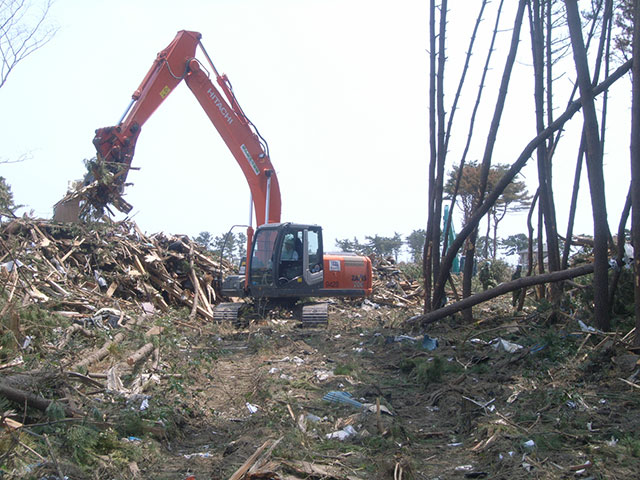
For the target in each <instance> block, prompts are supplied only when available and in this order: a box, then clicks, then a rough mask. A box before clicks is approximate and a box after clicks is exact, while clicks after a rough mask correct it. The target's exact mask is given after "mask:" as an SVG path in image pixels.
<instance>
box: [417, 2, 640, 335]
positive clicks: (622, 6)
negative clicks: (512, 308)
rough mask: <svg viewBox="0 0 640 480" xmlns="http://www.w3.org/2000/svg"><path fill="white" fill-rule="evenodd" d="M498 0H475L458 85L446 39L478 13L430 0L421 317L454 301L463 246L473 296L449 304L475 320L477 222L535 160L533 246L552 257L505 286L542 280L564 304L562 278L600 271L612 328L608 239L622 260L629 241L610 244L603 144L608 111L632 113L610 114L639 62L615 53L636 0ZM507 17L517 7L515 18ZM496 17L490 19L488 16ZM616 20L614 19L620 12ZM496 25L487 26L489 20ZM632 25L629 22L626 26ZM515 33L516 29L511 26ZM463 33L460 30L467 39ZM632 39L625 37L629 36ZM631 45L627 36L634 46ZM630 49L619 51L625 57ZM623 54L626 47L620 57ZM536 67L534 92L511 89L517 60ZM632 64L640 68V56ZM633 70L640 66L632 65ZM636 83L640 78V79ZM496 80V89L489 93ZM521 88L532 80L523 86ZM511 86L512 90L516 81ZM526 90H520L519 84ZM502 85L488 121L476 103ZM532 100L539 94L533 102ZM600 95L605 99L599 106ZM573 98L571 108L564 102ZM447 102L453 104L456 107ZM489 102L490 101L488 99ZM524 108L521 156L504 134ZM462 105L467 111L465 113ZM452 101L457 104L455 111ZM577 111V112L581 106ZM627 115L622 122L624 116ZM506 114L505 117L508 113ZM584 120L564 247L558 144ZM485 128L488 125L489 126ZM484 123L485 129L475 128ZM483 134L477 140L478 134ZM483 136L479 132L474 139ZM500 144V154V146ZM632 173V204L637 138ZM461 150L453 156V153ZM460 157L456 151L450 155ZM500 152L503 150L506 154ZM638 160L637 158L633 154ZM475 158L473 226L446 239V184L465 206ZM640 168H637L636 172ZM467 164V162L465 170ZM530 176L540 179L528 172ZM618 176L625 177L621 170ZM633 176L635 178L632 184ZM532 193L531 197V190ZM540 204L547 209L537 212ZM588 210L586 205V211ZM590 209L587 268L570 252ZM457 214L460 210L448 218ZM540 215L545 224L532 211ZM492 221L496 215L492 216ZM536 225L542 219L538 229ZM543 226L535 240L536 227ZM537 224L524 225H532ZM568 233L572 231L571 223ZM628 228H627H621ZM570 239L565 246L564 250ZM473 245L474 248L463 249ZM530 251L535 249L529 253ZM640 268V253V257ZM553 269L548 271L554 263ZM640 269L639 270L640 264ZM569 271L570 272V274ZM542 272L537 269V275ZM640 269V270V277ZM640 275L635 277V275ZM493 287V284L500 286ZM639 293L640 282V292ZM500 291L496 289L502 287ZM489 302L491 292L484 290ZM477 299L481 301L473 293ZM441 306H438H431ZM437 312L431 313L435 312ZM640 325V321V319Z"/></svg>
mask: <svg viewBox="0 0 640 480" xmlns="http://www.w3.org/2000/svg"><path fill="white" fill-rule="evenodd" d="M495 3H496V4H497V5H495V6H494V5H492V4H490V3H489V2H487V1H483V2H481V3H479V4H477V5H476V8H477V17H476V23H475V27H474V28H473V30H471V35H470V38H469V44H468V48H467V56H466V58H465V59H464V64H463V65H462V66H461V67H459V66H458V67H459V68H458V70H459V71H460V72H461V74H460V77H459V80H458V81H457V83H455V84H454V83H452V81H451V80H450V79H449V75H448V71H449V69H448V68H447V69H446V71H445V67H448V63H447V62H446V61H445V60H446V59H447V47H448V41H449V37H448V27H449V26H450V25H452V24H454V23H455V21H454V19H453V15H455V14H461V15H468V13H469V12H468V9H467V10H462V11H461V9H459V8H458V7H457V6H456V7H452V9H451V12H450V11H449V6H448V2H447V0H441V1H440V2H437V1H436V0H431V2H430V24H429V28H430V44H429V52H430V75H429V79H430V83H429V102H430V117H429V126H430V137H429V138H430V146H431V150H430V160H429V186H430V194H429V203H428V218H427V229H426V231H427V236H426V238H427V240H426V242H425V246H424V255H423V272H424V283H425V284H424V286H425V299H424V314H423V315H422V316H421V317H419V318H418V319H414V320H416V321H418V322H419V321H423V322H425V321H431V320H430V319H433V318H435V316H441V314H438V313H436V312H437V311H438V307H441V306H442V305H443V304H444V303H443V302H442V299H443V297H444V288H445V283H446V282H447V280H448V279H449V276H450V271H451V267H452V263H453V260H454V258H455V257H456V255H458V254H459V253H460V252H461V251H463V252H464V255H465V257H466V261H465V266H464V274H463V300H462V301H461V302H460V303H459V304H458V305H457V306H453V305H450V306H447V307H446V308H447V312H449V313H448V314H450V313H452V312H453V311H460V310H464V316H465V318H466V319H467V320H470V319H471V318H472V316H471V315H472V314H471V309H470V306H471V305H473V304H476V303H477V301H476V300H468V298H469V297H470V296H471V295H472V292H471V276H472V272H473V263H474V258H475V255H476V240H477V238H478V228H479V225H480V222H481V221H482V220H483V219H487V216H489V215H491V212H492V211H494V212H495V211H496V209H497V206H498V204H499V202H500V199H501V196H503V195H504V194H505V192H507V191H508V190H509V189H510V188H511V189H513V186H514V185H515V184H516V183H514V182H516V180H515V179H516V178H517V176H518V174H520V173H521V171H522V169H523V167H525V165H527V164H529V163H531V164H533V163H534V162H535V168H536V170H537V180H538V187H537V191H536V192H535V196H534V198H533V201H532V202H531V211H530V213H529V221H530V228H529V229H528V231H529V236H530V238H529V242H528V244H529V248H530V250H531V249H533V248H534V247H537V251H539V252H543V251H545V250H546V252H547V253H546V255H547V257H546V258H544V259H542V257H540V260H544V261H538V262H537V265H536V269H537V271H533V270H530V271H529V272H528V276H532V278H531V279H530V280H521V281H516V282H513V284H511V285H507V286H505V285H502V286H500V288H501V292H502V293H506V291H509V290H506V291H503V290H505V288H507V289H509V288H511V290H512V291H514V290H517V289H520V288H522V286H523V285H524V286H532V285H535V284H536V283H545V284H547V285H548V289H549V295H550V296H549V298H550V300H551V301H552V304H553V305H554V306H555V307H556V308H557V307H558V305H559V302H560V299H561V297H562V289H563V284H562V281H561V280H563V279H567V278H571V277H572V275H574V274H575V273H579V274H581V275H582V274H585V273H587V272H589V273H591V272H593V273H592V275H593V292H594V319H595V322H596V324H597V325H598V327H599V328H601V329H603V330H606V329H608V328H609V326H610V308H609V302H610V300H609V299H610V298H611V296H610V294H609V293H610V292H609V275H608V269H609V255H610V249H611V250H613V256H614V257H616V258H618V259H621V258H622V255H621V252H622V249H624V239H622V240H620V239H618V240H619V241H618V243H617V244H614V243H613V242H610V239H611V234H610V230H609V224H608V218H607V203H606V198H605V194H604V192H605V188H604V187H605V183H604V175H603V143H604V139H605V132H606V130H605V126H606V125H607V123H606V122H607V120H608V119H609V118H611V116H612V115H615V117H616V119H617V120H618V121H624V117H625V116H626V115H628V114H627V112H626V111H625V112H609V111H608V108H607V107H608V103H607V96H608V91H609V89H610V87H611V86H612V85H613V84H614V83H615V82H617V81H618V80H619V79H621V78H622V77H623V76H625V75H626V74H627V73H628V72H629V71H630V70H631V67H632V61H631V60H627V61H624V60H622V61H620V62H618V65H613V64H612V62H613V61H614V59H615V58H616V56H615V55H613V52H612V49H613V48H614V47H613V45H614V40H616V39H618V42H617V45H620V46H623V47H624V48H627V49H628V48H629V45H630V43H629V38H630V35H629V31H630V30H629V28H628V27H629V25H630V24H632V22H631V20H630V17H631V15H630V13H629V11H630V9H629V7H630V5H631V3H632V2H631V1H630V0H628V1H621V2H614V1H613V0H598V1H593V2H591V6H590V7H591V10H589V11H588V12H581V11H579V9H578V4H577V1H576V0H565V1H563V2H561V1H558V0H519V1H518V3H517V6H516V5H515V2H513V3H512V2H504V0H501V1H500V2H495ZM639 4H640V2H637V1H636V2H634V6H635V9H636V11H637V10H638V9H639V8H640V7H639V6H638V5H639ZM507 16H508V17H507ZM488 17H491V19H492V21H491V22H486V21H485V22H483V20H486V18H488ZM614 20H615V22H614ZM488 25H490V27H489V28H491V29H492V30H491V31H489V32H483V31H482V30H481V29H482V28H486V27H487V26H488ZM623 27H627V28H623ZM505 32H507V33H505ZM481 34H483V35H484V37H485V38H487V39H488V40H487V41H486V45H485V47H481V48H482V51H484V52H487V53H486V55H485V57H484V64H483V66H482V67H481V69H480V70H479V72H480V73H479V74H478V76H479V87H478V88H477V91H476V93H475V103H473V108H471V107H468V110H465V109H461V108H459V107H458V103H459V100H460V98H461V96H462V94H463V92H464V91H466V89H467V84H468V83H469V82H468V81H465V80H466V77H467V75H469V70H470V65H471V59H472V53H474V47H475V45H476V43H477V42H478V38H480V36H481ZM505 35H509V36H510V38H509V41H508V43H507V41H506V39H501V44H504V45H507V44H508V49H506V51H505V52H503V53H504V56H503V57H502V62H503V66H502V68H501V72H502V74H501V77H500V78H499V79H498V81H495V82H493V83H491V82H488V81H487V76H488V75H489V72H490V71H491V70H492V69H495V66H493V63H494V56H495V55H496V54H495V52H496V48H495V45H496V44H497V42H498V41H499V40H497V38H498V36H505ZM636 38H638V37H637V34H636V37H634V41H633V42H631V44H632V46H633V48H634V49H635V48H636V47H637V42H636V41H635V39H636ZM457 39H459V38H457ZM625 39H626V40H627V42H626V43H625V42H624V41H623V40H625ZM625 45H626V46H625ZM618 57H620V56H618ZM622 57H624V55H622ZM525 64H526V65H531V67H530V75H529V78H532V79H533V81H532V82H531V88H532V91H531V93H532V95H531V94H530V95H527V96H526V100H525V98H524V97H525V96H523V95H522V94H520V95H519V96H518V98H514V96H513V95H511V96H509V91H510V88H511V87H512V83H513V82H512V76H513V71H514V68H515V67H516V66H519V67H522V66H523V65H525ZM634 69H638V71H639V75H640V68H639V67H637V66H636V65H634ZM634 71H635V70H634ZM567 77H570V78H571V79H572V82H573V88H572V89H569V90H568V91H566V89H564V90H563V89H562V88H561V85H562V84H560V83H559V81H560V79H562V81H563V82H564V83H565V84H566V78H567ZM634 81H636V82H637V76H635V77H634ZM636 82H634V88H635V89H634V92H633V93H634V101H635V102H636V103H634V109H633V113H632V116H633V120H634V121H636V122H635V123H633V125H634V127H635V129H636V130H634V132H636V131H637V129H638V128H640V127H638V126H637V118H638V115H639V114H640V113H638V107H637V105H638V101H637V95H636V90H637V87H636ZM451 85H457V89H456V90H455V92H453V97H452V98H453V100H452V102H451V104H450V106H449V105H445V103H446V102H445V99H446V98H449V97H448V96H447V95H450V94H451V93H452V92H451V91H449V88H450V86H451ZM489 86H491V88H492V90H493V91H492V92H486V90H488V87H489ZM519 87H520V89H522V88H523V85H519ZM511 89H512V88H511ZM521 91H522V90H521ZM487 94H491V95H492V100H491V101H492V102H493V103H492V105H493V107H492V111H493V114H492V116H491V121H490V123H489V124H488V125H481V126H479V125H478V122H477V121H476V114H477V112H478V110H479V109H480V108H481V107H482V106H483V105H484V104H485V103H486V102H487V101H486V100H485V96H486V95H487ZM530 98H533V100H534V102H533V104H531V103H525V102H529V99H530ZM596 101H597V102H598V107H599V108H598V109H596V106H595V105H596ZM562 105H564V107H562ZM447 107H448V110H447ZM485 108H486V107H485ZM513 109H517V112H518V115H519V120H518V121H519V124H521V128H522V129H527V128H529V129H530V130H531V133H530V135H529V139H530V140H529V141H527V142H523V145H522V147H521V150H520V153H519V154H515V155H514V154H510V155H512V158H511V159H507V158H505V153H504V152H505V151H508V150H505V148H504V143H505V139H504V136H502V137H501V135H500V133H501V131H502V129H504V126H502V127H501V125H503V122H504V117H505V115H506V113H508V112H510V111H513ZM457 110H462V113H457ZM447 111H448V112H449V113H448V114H447ZM454 114H455V115H457V116H458V117H460V115H461V114H464V115H468V117H467V118H468V122H469V123H468V130H467V133H466V137H467V140H466V143H465V142H461V141H460V134H459V133H457V131H456V130H454V127H455V128H457V124H456V123H454V122H453V117H454ZM578 114H579V115H578ZM620 119H622V120H620ZM501 122H502V123H501ZM577 122H581V123H580V125H581V128H582V135H581V136H580V135H578V137H579V139H578V142H577V144H576V145H575V147H572V148H575V151H576V152H577V154H576V157H577V159H578V161H577V164H576V170H575V177H574V182H573V198H574V200H573V201H572V204H571V208H570V214H569V220H568V225H567V229H566V236H565V237H564V239H565V241H564V245H562V243H561V241H560V235H559V233H558V232H559V230H558V229H559V226H558V221H557V218H556V207H555V200H554V192H553V182H552V180H553V170H554V155H555V154H556V152H557V151H558V147H559V145H561V146H564V144H566V143H568V142H573V141H574V140H573V139H571V138H570V137H569V136H567V135H565V134H564V132H565V130H566V128H567V127H568V126H569V125H570V124H576V123H577ZM480 127H482V128H480ZM478 130H480V132H479V133H476V132H477V131H478ZM456 134H457V135H458V136H457V139H458V142H457V143H458V144H460V145H464V147H463V148H460V151H459V150H458V149H452V148H450V146H449V139H450V138H452V136H453V137H455V136H456ZM632 138H633V139H634V145H635V142H637V139H638V138H639V135H638V134H637V133H636V134H634V135H632ZM476 139H477V140H476ZM473 140H476V141H475V143H474V141H473ZM513 141H514V140H513V139H512V138H507V139H506V142H511V143H513ZM478 142H480V144H481V145H482V146H481V147H476V148H478V151H477V152H476V153H475V154H476V155H477V158H479V159H480V160H479V161H478V162H477V163H473V162H469V161H468V160H467V157H468V156H469V155H471V154H473V153H470V152H471V151H472V145H475V144H477V143H478ZM498 151H500V154H497V153H496V152H498ZM632 153H633V155H632V160H633V161H632V165H633V166H634V168H632V182H631V184H630V185H629V189H630V190H629V191H630V198H633V199H635V198H638V199H637V200H634V201H633V202H632V201H631V200H630V201H629V202H628V203H629V205H630V204H631V203H633V204H636V205H637V204H640V184H637V182H638V181H639V180H638V177H639V176H640V167H638V166H637V165H638V160H637V159H636V157H638V156H639V155H640V154H638V149H637V148H636V149H635V150H634V149H633V147H632ZM454 156H455V157H454ZM450 157H454V158H453V160H451V161H449V158H450ZM495 158H499V161H496V160H495ZM634 162H635V163H634ZM583 163H584V164H585V165H586V171H587V175H588V186H589V196H590V199H591V208H590V212H589V211H578V202H577V194H578V190H579V185H580V177H581V172H582V165H583ZM465 164H467V165H468V164H471V165H472V166H474V167H475V168H477V171H474V173H475V174H476V175H475V177H476V181H475V183H476V186H475V188H476V191H475V192H474V195H473V197H472V198H471V199H470V200H469V199H467V200H469V201H468V205H466V206H465V212H464V216H465V221H464V225H463V228H462V229H461V230H460V232H458V235H457V237H456V238H455V240H453V242H451V243H450V244H447V242H442V241H441V238H447V236H446V233H445V235H441V230H442V229H444V230H445V232H446V231H447V230H449V229H450V228H451V226H450V223H447V224H445V225H444V227H441V226H440V219H441V218H442V210H443V190H444V191H447V193H448V197H449V198H450V200H451V207H450V209H451V211H453V208H454V206H455V205H456V200H457V199H458V198H459V196H461V195H463V194H464V185H465V182H467V181H468V180H469V179H468V178H464V175H462V173H463V171H464V170H465ZM499 164H504V165H506V166H505V168H503V169H501V172H500V173H501V175H500V178H499V179H497V180H491V179H490V175H491V172H492V171H494V170H495V169H496V166H497V165H499ZM634 169H635V170H634ZM447 170H449V171H450V172H453V173H450V178H449V182H448V183H447V184H446V185H445V181H446V180H445V177H446V171H447ZM467 171H468V170H467ZM529 178H531V177H529ZM618 180H619V179H618ZM634 182H635V183H634ZM527 201H528V198H527ZM534 210H536V211H537V215H534ZM625 211H626V213H624V212H623V215H622V217H621V219H620V222H619V231H622V232H624V229H625V225H626V221H627V216H628V214H629V210H628V209H625ZM577 212H578V213H577ZM588 213H590V214H591V216H592V218H593V263H592V264H591V266H590V267H589V268H580V269H579V270H575V267H573V268H574V270H573V271H570V270H571V269H572V266H571V265H569V262H568V252H570V249H571V246H572V238H573V224H574V220H575V216H576V214H580V215H587V214H588ZM636 213H637V212H636V211H635V209H634V217H633V219H634V221H633V222H635V223H633V225H634V227H633V229H634V230H635V231H636V232H638V234H639V235H640V227H635V226H637V225H639V224H640V220H638V219H639V218H640V216H635V215H636ZM449 217H451V216H449ZM536 217H537V222H535V220H534V219H536ZM487 221H490V220H487ZM534 223H535V227H534ZM534 229H535V230H536V236H535V238H533V231H534ZM525 230H527V229H526V228H524V226H523V231H525ZM562 233H563V234H564V231H563V232H562ZM623 237H624V235H623ZM638 239H639V240H636V241H634V246H636V249H635V251H636V252H639V250H640V236H639V237H638ZM561 247H562V251H561ZM463 249H464V250H463ZM530 257H531V253H530ZM636 266H640V257H639V256H638V255H636ZM545 269H548V273H545ZM638 270H639V269H638V268H636V275H637V272H638ZM563 271H566V272H567V273H561V272H563ZM533 277H535V278H533ZM637 278H640V277H637ZM638 284H640V281H636V285H638ZM494 293H495V292H494ZM491 295H493V294H492V293H491V292H489V293H486V292H485V293H484V296H485V297H487V298H491ZM637 295H638V296H637V298H638V299H640V291H638V293H637ZM494 296H495V295H494ZM480 300H482V299H480ZM474 302H475V303H474ZM638 303H639V302H638V301H636V304H638ZM431 312H433V313H431ZM636 318H637V320H636V321H637V322H638V323H640V310H639V311H638V312H637V314H636ZM427 319H429V320H427ZM639 330H640V329H639ZM636 342H638V343H640V335H637V336H636Z"/></svg>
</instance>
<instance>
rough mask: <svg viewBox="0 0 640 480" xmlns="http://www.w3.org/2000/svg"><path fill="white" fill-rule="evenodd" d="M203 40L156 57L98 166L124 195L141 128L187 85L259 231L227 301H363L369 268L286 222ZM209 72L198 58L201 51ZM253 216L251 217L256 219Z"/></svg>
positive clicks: (312, 320)
mask: <svg viewBox="0 0 640 480" xmlns="http://www.w3.org/2000/svg"><path fill="white" fill-rule="evenodd" d="M201 37H202V36H201V34H200V33H198V32H192V31H186V30H182V31H180V32H178V34H177V35H176V37H175V39H174V40H173V41H172V42H171V43H170V44H169V46H168V47H167V48H165V49H164V50H162V51H161V52H160V53H158V56H157V58H156V60H155V61H154V63H153V65H152V67H151V69H150V70H149V72H148V73H147V75H146V76H145V78H144V80H143V81H142V83H141V84H140V86H139V87H138V89H137V90H136V91H135V92H134V94H133V96H132V100H131V103H130V105H129V107H128V108H127V110H126V111H125V113H124V115H123V116H122V118H121V119H120V121H119V122H118V124H117V125H115V126H112V127H106V128H100V129H98V130H96V135H95V138H94V140H93V143H94V145H95V147H96V150H97V154H98V159H99V160H102V161H103V162H104V164H105V165H108V166H110V168H113V167H114V166H115V167H117V174H116V175H115V176H114V178H115V181H116V182H117V183H118V184H119V185H121V187H122V188H124V185H125V180H126V177H127V173H128V171H129V169H130V168H131V162H132V159H133V154H134V150H135V146H136V142H137V140H138V136H139V135H140V131H141V129H142V126H143V125H144V123H145V122H146V121H147V120H148V119H149V117H151V115H152V114H153V113H154V111H155V110H156V109H157V108H158V107H159V106H160V104H161V103H162V102H163V101H164V100H165V99H166V98H167V96H169V95H170V94H171V92H172V91H173V90H174V89H175V88H176V87H177V86H178V84H180V83H181V82H182V81H184V82H185V83H186V84H187V86H188V87H189V89H190V90H191V91H192V92H193V94H194V95H195V97H196V99H197V100H198V102H199V103H200V105H201V106H202V108H203V110H204V111H205V113H206V114H207V116H208V117H209V119H210V120H211V123H213V125H214V126H215V128H216V129H217V131H218V133H219V134H220V135H221V136H222V138H223V140H224V142H225V143H226V145H227V147H228V148H229V150H230V151H231V153H232V155H233V157H234V158H235V160H236V161H237V163H238V165H239V166H240V169H241V170H242V173H243V174H244V176H245V178H246V179H247V182H248V183H249V188H250V191H251V197H252V204H253V213H255V219H256V224H257V226H256V229H255V231H254V229H253V227H252V221H251V219H250V221H249V226H248V227H247V256H246V259H245V262H244V263H245V265H246V268H244V269H241V271H240V273H241V274H240V275H232V276H229V277H228V278H226V279H224V280H221V293H222V294H223V295H224V296H227V297H252V298H264V299H290V300H295V299H299V298H306V297H364V296H367V295H369V294H371V291H372V278H371V272H372V269H371V261H370V259H369V258H367V257H362V256H357V255H351V254H347V253H339V254H324V251H323V243H322V228H321V227H320V226H317V225H306V224H298V223H281V220H280V211H281V207H282V202H281V197H280V186H279V184H278V177H277V175H276V172H275V169H274V168H273V165H272V164H271V159H270V158H269V150H268V146H267V143H266V142H265V141H264V139H263V138H262V137H261V136H260V134H259V132H258V130H257V129H256V128H255V126H254V125H253V124H252V123H251V122H250V121H249V119H248V118H247V116H246V115H245V113H244V111H243V110H242V108H240V105H239V103H238V101H237V99H236V97H235V95H234V93H233V89H232V87H231V83H230V82H229V80H228V78H227V76H226V75H220V74H219V73H218V71H217V70H216V68H215V66H214V64H213V62H212V61H211V58H210V57H209V55H208V54H207V52H206V50H205V49H204V47H203V46H202V43H201V41H200V39H201ZM197 47H200V50H201V51H202V53H203V54H204V57H205V58H206V60H207V62H208V65H209V66H210V67H211V70H212V71H213V74H214V76H215V80H216V82H217V84H218V87H216V86H215V85H214V84H213V82H212V81H211V79H210V74H209V72H208V70H207V68H206V67H205V66H204V65H203V64H202V63H201V62H200V61H199V60H198V59H196V58H195V54H196V49H197ZM251 217H253V214H252V215H251ZM241 306H242V302H227V303H222V304H219V305H218V306H217V307H216V308H215V310H214V318H216V319H220V320H224V319H228V320H235V319H237V317H238V312H239V310H240V307H241ZM302 321H303V323H304V324H322V323H326V322H327V305H326V303H318V304H312V305H308V306H305V307H303V309H302Z"/></svg>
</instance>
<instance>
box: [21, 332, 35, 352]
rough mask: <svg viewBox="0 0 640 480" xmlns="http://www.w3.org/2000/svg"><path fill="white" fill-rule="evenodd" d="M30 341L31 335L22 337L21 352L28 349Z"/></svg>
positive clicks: (31, 339)
mask: <svg viewBox="0 0 640 480" xmlns="http://www.w3.org/2000/svg"><path fill="white" fill-rule="evenodd" d="M32 341H33V337H32V336H31V335H27V336H26V337H24V342H22V350H26V349H27V348H29V345H31V342H32Z"/></svg>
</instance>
